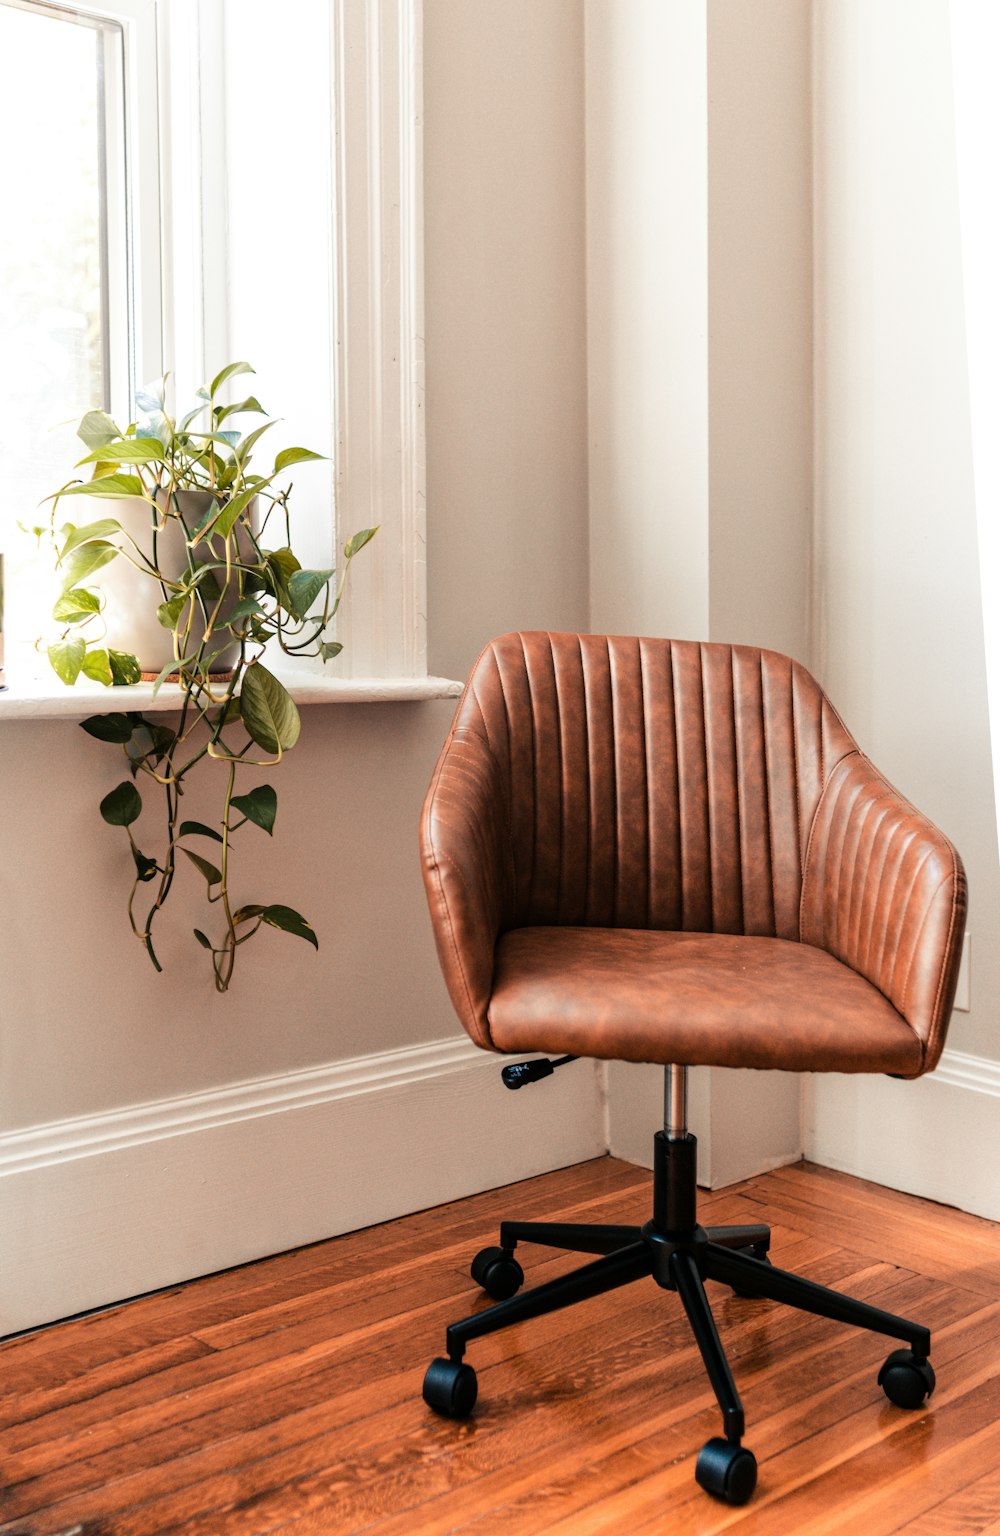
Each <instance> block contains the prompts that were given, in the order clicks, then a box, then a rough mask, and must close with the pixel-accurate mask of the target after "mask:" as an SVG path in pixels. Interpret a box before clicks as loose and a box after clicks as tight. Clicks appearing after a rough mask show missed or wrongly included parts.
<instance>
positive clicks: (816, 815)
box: [799, 748, 862, 940]
mask: <svg viewBox="0 0 1000 1536" xmlns="http://www.w3.org/2000/svg"><path fill="white" fill-rule="evenodd" d="M853 751H854V753H857V756H859V757H860V756H862V754H860V750H859V748H851V751H848V753H845V754H843V757H840V759H837V762H836V763H834V766H833V768H831V771H829V779H828V780H826V783H825V785H823V788H822V790H820V796H819V800H817V802H816V809H814V811H813V822H811V823H810V837H808V842H806V845H805V860H803V865H802V891H800V892H799V935H800V937H802V915H803V911H805V899H806V892H808V880H810V874H811V862H813V843H814V839H816V828H817V826H819V819H820V813H822V811H823V805H825V800H826V791H828V788H829V782H831V779H833V774H834V773H836V771H837V768H839V766H840V763H842V762H846V759H848V757H849V756H851V753H853ZM836 793H837V791H831V794H836ZM819 926H820V932H822V934H823V940H825V938H826V925H825V922H823V917H822V903H820V925H819Z"/></svg>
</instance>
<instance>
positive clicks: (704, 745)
mask: <svg viewBox="0 0 1000 1536" xmlns="http://www.w3.org/2000/svg"><path fill="white" fill-rule="evenodd" d="M698 675H699V677H700V679H701V749H702V754H703V756H704V759H705V817H706V822H707V826H706V832H707V837H708V847H707V850H706V852H707V859H706V864H707V866H708V911H709V916H710V917H711V920H712V932H713V933H715V931H716V928H715V879H714V871H713V869H712V854H713V851H714V850H713V844H712V796H711V794H710V793H709V777H708V722H707V721H706V718H705V648H704V646H703V645H702V643H701V641H700V640H699V641H698Z"/></svg>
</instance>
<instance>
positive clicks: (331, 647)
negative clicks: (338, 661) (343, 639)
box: [319, 640, 344, 662]
mask: <svg viewBox="0 0 1000 1536" xmlns="http://www.w3.org/2000/svg"><path fill="white" fill-rule="evenodd" d="M343 649H344V647H343V646H342V645H341V643H340V641H339V640H324V641H323V643H322V644H321V646H320V648H319V654H320V656H321V657H322V658H323V661H324V662H327V661H332V660H333V658H334V657H335V656H339V655H340V653H341V651H342V650H343Z"/></svg>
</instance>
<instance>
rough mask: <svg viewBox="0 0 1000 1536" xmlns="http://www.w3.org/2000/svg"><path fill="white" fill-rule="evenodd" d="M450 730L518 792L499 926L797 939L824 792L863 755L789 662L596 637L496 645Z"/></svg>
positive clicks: (512, 795) (512, 806)
mask: <svg viewBox="0 0 1000 1536" xmlns="http://www.w3.org/2000/svg"><path fill="white" fill-rule="evenodd" d="M455 735H456V736H457V737H464V738H467V739H468V745H469V747H470V748H474V744H475V742H476V741H477V740H478V741H479V742H480V743H482V744H483V745H485V746H486V747H487V748H488V752H489V756H490V758H491V759H492V762H493V765H494V771H495V772H496V773H497V774H498V777H499V780H500V781H501V783H502V786H503V793H504V795H505V796H506V798H507V804H508V820H509V826H510V829H511V831H510V846H509V853H508V857H509V868H508V877H507V882H508V883H507V891H506V893H505V894H506V901H505V903H504V905H505V906H506V907H507V911H506V912H504V913H503V914H502V918H501V921H502V922H503V925H504V926H508V927H519V926H524V925H531V924H570V925H596V926H599V927H625V928H663V929H675V930H681V929H683V930H688V931H693V932H701V933H711V932H715V933H746V934H762V935H769V936H776V937H778V938H786V939H798V938H799V936H800V935H799V904H800V899H801V894H802V870H803V863H804V859H805V852H806V842H807V839H808V836H809V830H810V827H811V825H812V820H813V815H814V813H815V810H816V806H817V803H818V801H819V798H820V794H821V791H822V788H823V785H824V783H825V782H826V779H827V778H828V776H829V774H830V772H831V770H832V768H833V766H834V765H835V764H836V763H837V762H838V761H839V760H840V759H841V758H843V757H844V756H845V755H846V754H848V753H850V752H852V751H854V750H856V748H855V745H854V742H853V741H852V739H851V737H850V736H849V735H848V733H847V731H846V730H845V728H844V726H843V725H842V723H841V721H840V719H839V717H838V716H837V714H836V712H835V711H834V710H833V709H832V708H831V706H830V704H829V703H828V702H827V701H826V699H825V698H824V696H823V694H822V692H821V691H820V689H819V688H818V686H817V685H816V683H815V682H814V681H813V680H812V678H811V677H810V676H809V674H808V673H807V672H806V671H805V670H804V669H803V668H802V667H800V666H799V665H798V664H797V663H796V662H793V661H791V660H790V659H789V658H788V657H786V656H779V655H777V654H776V653H774V652H771V651H759V650H755V649H752V648H750V647H747V646H728V645H709V644H704V645H701V644H696V643H694V642H688V641H670V640H642V639H634V638H616V637H605V636H597V635H594V636H589V635H583V636H577V635H559V634H521V635H517V634H514V635H504V636H502V637H501V638H500V639H499V640H495V641H493V642H492V644H490V645H489V646H487V648H486V650H485V651H484V652H483V654H482V656H481V657H480V659H479V661H478V663H477V665H476V667H475V670H474V671H473V673H472V676H471V677H470V679H469V684H468V687H467V690H466V693H465V695H464V698H463V700H462V703H461V705H460V707H459V711H458V714H457V716H456V720H455Z"/></svg>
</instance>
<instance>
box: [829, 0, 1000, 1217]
mask: <svg viewBox="0 0 1000 1536" xmlns="http://www.w3.org/2000/svg"><path fill="white" fill-rule="evenodd" d="M815 21H816V30H815V81H814V89H815V167H816V169H815V177H816V204H815V210H816V211H815V252H816V382H815V391H816V444H817V449H816V541H817V572H818V576H819V583H820V590H819V607H818V615H817V619H818V624H817V640H818V664H819V670H820V676H821V679H822V681H823V683H824V685H825V686H826V687H827V689H828V691H829V693H830V695H831V697H832V698H833V700H834V702H835V703H836V704H837V705H838V707H839V708H840V709H841V710H842V711H843V713H844V716H845V718H846V719H847V720H848V721H849V722H850V723H851V727H852V729H853V730H854V732H855V734H856V735H857V737H858V739H859V741H860V743H861V745H862V746H863V747H864V748H865V749H866V750H867V751H868V752H870V753H871V755H872V757H873V758H874V760H875V761H876V762H877V763H878V765H879V767H880V768H882V770H883V771H884V772H885V773H886V774H887V775H888V776H889V777H890V778H891V779H892V780H893V781H894V782H895V783H896V784H897V785H898V787H899V788H900V789H901V790H902V791H903V793H904V794H906V795H907V796H909V797H910V798H911V799H912V800H913V801H914V802H915V803H916V804H918V805H919V806H920V807H921V808H922V809H923V810H925V811H926V812H927V813H928V814H929V815H930V816H931V817H933V818H934V820H935V821H937V822H938V824H939V825H940V826H941V827H942V828H943V829H944V830H945V831H946V832H947V833H948V834H949V836H951V837H952V838H953V839H954V841H955V843H956V845H957V847H958V848H959V850H960V852H961V853H962V855H963V858H964V859H965V862H966V864H967V867H968V872H969V882H970V892H971V900H970V911H969V931H970V933H971V935H972V992H971V1000H972V1008H971V1011H970V1012H969V1013H967V1014H963V1013H958V1014H956V1015H955V1016H954V1018H953V1021H952V1027H951V1033H950V1036H949V1050H950V1051H958V1052H959V1053H961V1055H962V1056H970V1057H972V1058H984V1059H988V1061H990V1062H996V1061H997V1060H998V1059H1000V1044H998V1039H1000V1037H998V1033H997V1028H996V1024H997V1004H996V997H997V988H998V982H1000V969H998V967H1000V954H998V931H1000V930H998V923H997V915H998V898H1000V882H998V875H1000V868H998V862H997V848H996V830H995V824H994V809H993V795H992V774H991V760H990V750H989V735H988V720H987V706H986V683H985V676H984V664H983V641H982V624H981V609H980V601H979V572H978V562H977V550H976V528H975V506H974V497H973V487H972V462H971V449H970V432H969V406H968V391H967V372H966V354H965V340H964V312H963V303H962V272H961V249H960V240H959V219H958V213H959V210H958V201H957V180H956V164H955V149H954V112H953V108H954V103H953V95H952V79H951V64H950V54H949V30H948V6H947V4H946V3H945V0H817V4H816V7H815ZM946 1066H947V1059H946ZM953 1066H954V1063H953ZM952 1076H954V1072H953V1073H952ZM962 1076H963V1080H964V1086H963V1087H962V1088H961V1090H959V1089H957V1088H956V1087H955V1086H954V1084H953V1083H952V1082H949V1080H948V1074H947V1072H945V1073H944V1074H939V1076H938V1078H934V1077H932V1078H930V1079H929V1080H927V1081H926V1083H922V1084H920V1085H917V1086H916V1087H911V1088H909V1089H904V1088H902V1087H900V1086H898V1085H893V1084H890V1083H888V1082H884V1081H883V1080H881V1079H872V1080H871V1081H867V1082H862V1081H855V1080H852V1079H828V1080H827V1079H824V1080H817V1082H816V1084H815V1090H814V1096H813V1101H812V1110H811V1121H812V1125H811V1131H810V1135H809V1140H808V1143H807V1145H808V1149H809V1151H810V1153H811V1155H813V1156H816V1157H817V1158H818V1159H819V1160H820V1161H822V1162H829V1163H831V1164H833V1165H835V1166H838V1167H846V1168H849V1169H853V1170H855V1171H858V1172H864V1173H867V1174H868V1176H869V1177H874V1178H884V1179H885V1180H886V1181H887V1182H891V1183H896V1184H901V1185H903V1187H909V1188H916V1189H919V1190H920V1191H921V1192H933V1193H936V1194H937V1195H938V1196H939V1197H940V1198H946V1199H951V1200H953V1201H954V1202H955V1203H966V1200H967V1199H968V1198H974V1197H971V1196H969V1195H968V1194H967V1191H969V1190H970V1188H971V1185H970V1180H971V1177H972V1173H973V1171H974V1169H975V1168H976V1167H977V1166H978V1165H979V1164H981V1163H984V1162H985V1163H986V1164H987V1165H991V1166H992V1167H993V1168H995V1167H996V1156H997V1152H998V1151H1000V1138H998V1137H996V1135H995V1136H994V1140H993V1141H992V1142H990V1143H989V1144H988V1146H985V1147H984V1146H983V1145H982V1143H981V1141H980V1139H979V1138H980V1136H981V1127H982V1124H983V1119H984V1116H986V1110H987V1109H989V1110H990V1113H989V1115H988V1116H987V1117H986V1118H987V1121H988V1122H990V1121H991V1122H995V1118H996V1117H995V1114H993V1113H992V1110H993V1109H995V1104H993V1105H992V1107H991V1106H989V1105H986V1106H981V1105H980V1097H981V1094H977V1090H976V1086H975V1084H976V1072H975V1070H972V1071H971V1072H970V1071H963V1074H962ZM979 1079H980V1081H981V1083H982V1088H983V1089H984V1090H989V1091H990V1092H995V1087H994V1086H993V1085H992V1083H991V1082H990V1080H989V1079H990V1074H989V1072H988V1070H987V1069H985V1068H984V1069H983V1070H981V1071H980V1072H979ZM904 1091H905V1093H906V1094H907V1099H906V1103H907V1105H908V1106H916V1105H917V1104H918V1103H919V1105H920V1111H919V1115H918V1122H919V1124H918V1125H913V1126H912V1127H911V1128H910V1133H909V1134H896V1135H894V1130H898V1131H900V1132H902V1131H903V1127H904V1124H905V1123H906V1122H904V1119H903V1113H904V1112H903V1110H902V1107H901V1102H900V1097H899V1095H900V1094H901V1093H903V1092H904ZM918 1096H919V1098H918ZM981 1108H982V1113H980V1109H981ZM880 1127H882V1128H883V1132H882V1134H880V1133H879V1129H880ZM920 1127H922V1129H921V1128H920ZM990 1149H992V1150H990ZM932 1185H933V1187H932ZM974 1208H979V1209H984V1207H983V1205H982V1201H981V1197H980V1203H979V1205H978V1206H975V1207H974ZM989 1214H992V1215H998V1214H1000V1204H998V1200H997V1197H996V1196H995V1195H994V1197H993V1208H992V1209H990V1211H989Z"/></svg>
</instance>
